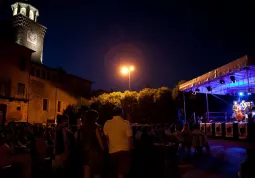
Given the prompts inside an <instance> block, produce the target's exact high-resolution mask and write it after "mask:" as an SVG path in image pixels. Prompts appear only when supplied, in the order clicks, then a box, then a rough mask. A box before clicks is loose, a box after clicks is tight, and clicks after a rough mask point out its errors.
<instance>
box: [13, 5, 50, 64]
mask: <svg viewBox="0 0 255 178" xmlns="http://www.w3.org/2000/svg"><path fill="white" fill-rule="evenodd" d="M11 8H12V12H13V20H12V27H13V29H14V41H15V42H16V43H18V44H19V45H22V46H25V47H27V48H29V49H32V50H33V51H35V52H34V53H33V54H32V57H31V60H32V61H33V62H36V63H40V64H42V62H43V43H44V36H45V32H46V27H44V26H42V25H41V24H39V23H38V22H37V20H38V17H39V11H38V9H36V8H35V7H33V6H32V5H31V4H29V3H28V2H27V1H26V0H24V1H20V2H16V3H14V4H13V5H12V6H11Z"/></svg>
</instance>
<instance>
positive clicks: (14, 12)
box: [13, 7, 18, 15]
mask: <svg viewBox="0 0 255 178" xmlns="http://www.w3.org/2000/svg"><path fill="white" fill-rule="evenodd" d="M17 13H18V8H17V7H16V8H15V9H14V10H13V15H17Z"/></svg>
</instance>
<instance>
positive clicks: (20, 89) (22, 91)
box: [17, 83, 25, 95]
mask: <svg viewBox="0 0 255 178" xmlns="http://www.w3.org/2000/svg"><path fill="white" fill-rule="evenodd" d="M17 94H18V95H25V84H23V83H18V91H17Z"/></svg>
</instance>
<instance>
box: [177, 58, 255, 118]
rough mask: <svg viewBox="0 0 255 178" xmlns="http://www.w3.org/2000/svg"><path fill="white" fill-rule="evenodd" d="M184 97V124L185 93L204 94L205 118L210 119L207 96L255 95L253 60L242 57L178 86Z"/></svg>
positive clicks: (254, 61) (254, 64)
mask: <svg viewBox="0 0 255 178" xmlns="http://www.w3.org/2000/svg"><path fill="white" fill-rule="evenodd" d="M179 90H180V91H182V92H183V96H184V117H185V122H186V102H185V94H184V93H186V92H192V93H193V94H196V93H204V94H206V106H207V111H206V117H207V118H208V119H209V118H210V114H209V113H210V112H209V106H208V105H209V103H208V96H207V95H208V94H216V95H226V94H230V95H238V94H239V96H240V95H246V94H247V95H250V94H252V93H253V94H255V58H254V57H250V56H247V55H246V56H243V57H241V58H239V59H237V60H235V61H232V62H230V63H228V64H226V65H224V66H221V67H219V68H217V69H214V70H212V71H210V72H208V73H206V74H204V75H201V76H199V77H197V78H194V79H192V80H190V81H187V82H185V83H183V84H181V85H180V86H179Z"/></svg>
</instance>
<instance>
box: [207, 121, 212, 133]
mask: <svg viewBox="0 0 255 178" xmlns="http://www.w3.org/2000/svg"><path fill="white" fill-rule="evenodd" d="M206 134H207V135H208V136H212V123H206Z"/></svg>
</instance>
